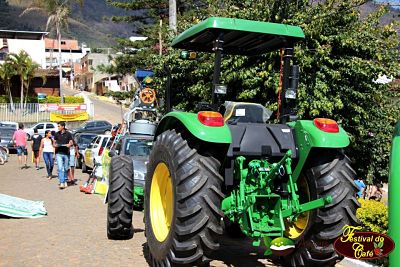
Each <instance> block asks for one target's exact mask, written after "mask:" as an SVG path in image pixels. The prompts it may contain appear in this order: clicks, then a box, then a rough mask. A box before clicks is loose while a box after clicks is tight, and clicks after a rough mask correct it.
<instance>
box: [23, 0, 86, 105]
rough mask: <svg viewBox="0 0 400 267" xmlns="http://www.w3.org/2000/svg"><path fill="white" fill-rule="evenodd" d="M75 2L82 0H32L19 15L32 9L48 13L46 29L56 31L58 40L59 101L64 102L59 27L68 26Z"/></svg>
mask: <svg viewBox="0 0 400 267" xmlns="http://www.w3.org/2000/svg"><path fill="white" fill-rule="evenodd" d="M72 2H76V3H78V4H80V5H81V6H82V5H83V2H84V0H33V1H32V3H31V5H30V6H28V7H27V8H26V9H25V10H24V11H23V12H22V13H21V15H20V16H23V15H24V14H26V13H29V12H32V11H42V12H45V13H46V14H47V15H48V18H47V23H46V31H47V30H48V29H49V28H53V29H55V31H56V36H57V41H58V69H59V79H60V96H61V102H62V103H64V96H63V94H62V63H61V29H62V28H68V18H69V15H70V13H71V4H72Z"/></svg>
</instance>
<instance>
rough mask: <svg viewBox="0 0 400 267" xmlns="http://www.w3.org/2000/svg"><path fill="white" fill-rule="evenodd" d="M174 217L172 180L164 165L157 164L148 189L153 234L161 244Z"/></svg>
mask: <svg viewBox="0 0 400 267" xmlns="http://www.w3.org/2000/svg"><path fill="white" fill-rule="evenodd" d="M173 215H174V194H173V190H172V180H171V176H170V173H169V170H168V167H167V165H166V164H165V163H159V164H158V165H157V167H156V169H155V170H154V174H153V178H152V181H151V188H150V220H151V227H152V230H153V233H154V235H155V237H156V238H157V240H158V241H159V242H163V241H164V240H165V239H166V238H167V236H168V234H169V231H170V229H171V223H172V216H173Z"/></svg>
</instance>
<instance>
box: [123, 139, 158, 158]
mask: <svg viewBox="0 0 400 267" xmlns="http://www.w3.org/2000/svg"><path fill="white" fill-rule="evenodd" d="M152 145H153V142H152V141H150V140H137V139H130V140H127V141H126V147H125V155H129V156H133V157H148V156H149V155H150V151H151V147H152Z"/></svg>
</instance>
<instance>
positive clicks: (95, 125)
mask: <svg viewBox="0 0 400 267" xmlns="http://www.w3.org/2000/svg"><path fill="white" fill-rule="evenodd" d="M111 130H112V125H111V123H109V122H108V121H103V120H99V121H85V122H84V123H82V124H81V125H80V126H79V127H78V128H76V129H73V130H71V133H72V134H77V133H83V132H85V133H96V134H107V135H108V134H111Z"/></svg>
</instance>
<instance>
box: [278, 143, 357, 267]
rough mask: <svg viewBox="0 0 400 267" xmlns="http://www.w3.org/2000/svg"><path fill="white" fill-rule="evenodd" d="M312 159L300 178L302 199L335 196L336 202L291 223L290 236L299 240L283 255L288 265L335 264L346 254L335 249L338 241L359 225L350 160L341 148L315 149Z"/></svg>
mask: <svg viewBox="0 0 400 267" xmlns="http://www.w3.org/2000/svg"><path fill="white" fill-rule="evenodd" d="M309 158H310V159H312V161H311V162H310V163H309V164H308V166H306V167H305V169H304V171H303V172H302V174H301V176H300V178H299V180H298V185H299V186H298V187H299V195H300V202H306V201H309V200H314V199H317V198H321V197H324V196H328V195H331V196H332V197H333V202H332V203H331V204H329V205H327V206H325V207H323V208H319V209H316V210H313V211H310V212H306V213H304V214H302V215H300V216H299V218H298V220H297V222H294V223H292V224H289V225H287V226H289V229H288V230H287V232H286V236H288V237H289V238H292V239H294V240H295V241H296V250H295V251H294V252H293V253H292V254H290V255H288V256H286V257H285V258H283V261H284V262H285V263H286V264H287V265H288V266H294V267H295V266H324V267H326V266H334V265H335V264H336V263H337V262H338V261H340V260H341V259H343V256H341V255H339V254H337V253H336V251H335V249H334V248H333V242H334V240H335V239H336V238H337V237H339V236H340V235H341V234H342V228H343V226H345V225H346V224H348V225H356V224H358V220H357V218H356V210H357V208H359V207H360V204H359V203H358V201H357V199H356V192H357V191H358V189H357V187H356V186H355V184H354V178H355V175H356V173H355V171H354V170H353V169H352V168H351V166H350V160H349V159H348V158H347V157H346V156H345V155H344V154H343V153H342V152H341V151H339V150H333V149H321V150H317V151H314V152H313V153H312V154H311V155H310V157H309Z"/></svg>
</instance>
